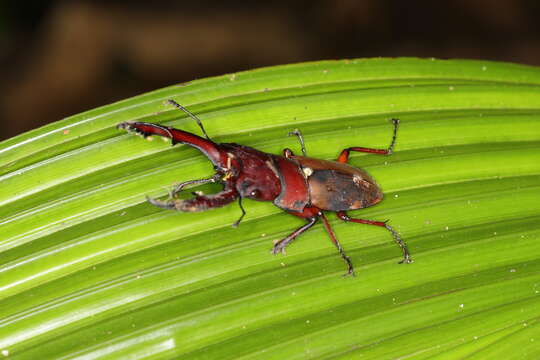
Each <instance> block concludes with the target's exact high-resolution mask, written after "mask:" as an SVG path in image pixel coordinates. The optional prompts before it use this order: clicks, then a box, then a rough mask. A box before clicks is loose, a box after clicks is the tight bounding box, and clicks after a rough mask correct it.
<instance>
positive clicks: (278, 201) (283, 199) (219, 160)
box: [118, 100, 412, 275]
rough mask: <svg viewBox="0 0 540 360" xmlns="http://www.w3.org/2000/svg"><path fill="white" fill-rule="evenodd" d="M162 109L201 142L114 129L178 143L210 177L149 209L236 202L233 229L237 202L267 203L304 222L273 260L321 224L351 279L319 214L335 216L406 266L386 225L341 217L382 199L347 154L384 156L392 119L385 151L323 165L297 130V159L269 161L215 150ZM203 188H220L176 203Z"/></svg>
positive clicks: (130, 126)
mask: <svg viewBox="0 0 540 360" xmlns="http://www.w3.org/2000/svg"><path fill="white" fill-rule="evenodd" d="M168 103H169V104H172V105H174V106H176V107H177V108H179V109H181V110H182V111H184V112H185V113H187V114H188V115H189V116H190V117H191V118H193V119H194V120H195V121H196V122H197V124H198V125H199V127H200V128H201V130H202V132H203V135H204V137H200V136H198V135H195V134H191V133H189V132H186V131H182V130H178V129H174V128H171V127H168V126H163V125H158V124H152V123H146V122H123V123H121V124H118V128H121V129H126V130H129V131H135V132H137V133H139V134H142V135H143V136H145V137H146V136H150V135H159V136H164V137H167V138H170V139H171V140H172V144H173V145H175V144H178V143H181V144H186V145H189V146H192V147H194V148H196V149H198V150H199V151H201V152H202V153H203V154H204V155H206V157H208V159H209V160H210V161H211V162H212V164H213V165H214V169H215V171H216V173H215V174H214V175H213V176H212V177H210V178H207V179H198V180H190V181H186V182H183V183H181V184H178V185H177V186H176V187H175V188H174V189H173V190H172V191H171V192H170V194H169V198H168V200H166V201H161V200H156V199H151V198H148V201H149V202H150V203H151V204H153V205H155V206H158V207H160V208H165V209H172V210H178V211H189V212H195V211H205V210H209V209H212V208H218V207H221V206H224V205H227V204H229V203H231V202H233V201H235V200H238V203H239V205H240V209H241V211H242V215H241V216H240V218H239V219H238V220H237V221H236V222H235V223H234V224H233V226H235V227H236V226H238V225H239V224H240V221H241V220H242V218H243V217H244V215H245V214H246V212H245V210H244V208H243V206H242V202H241V201H242V199H243V198H248V199H253V200H258V201H272V202H273V203H274V205H276V206H277V207H279V208H281V209H283V210H284V211H286V212H288V213H289V214H291V215H294V216H298V217H300V218H303V219H305V220H306V221H307V222H306V224H305V225H303V226H301V227H299V228H298V229H296V230H295V231H293V232H292V233H291V234H290V235H289V236H287V237H285V238H284V239H281V240H279V241H276V242H275V243H274V247H273V249H272V253H273V254H277V253H280V252H284V251H285V247H286V246H287V245H288V244H289V243H291V242H292V241H293V240H294V239H295V238H296V237H297V236H298V235H300V234H302V233H303V232H304V231H306V230H308V229H309V228H311V227H312V226H313V225H314V224H315V223H316V222H317V220H318V219H321V220H322V222H323V225H324V228H325V229H326V231H327V232H328V235H329V236H330V239H331V240H332V242H333V243H334V245H335V246H336V247H337V249H338V251H339V253H340V255H341V257H342V258H343V260H345V262H346V263H347V266H348V271H347V273H346V275H354V269H353V265H352V262H351V260H350V258H349V257H348V256H347V255H346V254H345V252H344V251H343V248H342V247H341V245H340V243H339V241H338V240H337V238H336V236H335V234H334V232H333V230H332V228H331V227H330V223H329V222H328V219H327V218H326V215H325V212H335V213H336V215H337V217H338V218H339V219H341V220H343V221H349V222H355V223H360V224H368V225H376V226H380V227H383V228H385V229H386V230H388V231H389V232H390V233H391V234H392V236H393V238H394V240H395V242H396V243H397V244H398V245H399V247H400V248H401V250H402V251H403V260H401V261H400V263H411V262H412V259H411V257H410V255H409V250H408V249H407V245H406V244H405V242H403V240H402V239H401V237H400V236H399V234H398V233H397V231H395V230H394V229H393V228H392V227H391V226H390V225H388V224H387V222H386V221H373V220H365V219H357V218H351V217H349V216H348V215H347V211H348V210H355V209H362V208H366V207H369V206H372V205H375V204H377V203H378V202H380V201H381V200H382V198H383V193H382V192H381V189H380V188H379V186H378V185H377V184H376V183H375V181H374V180H373V178H371V177H370V176H369V175H368V174H367V173H366V172H365V171H364V170H362V169H358V168H355V167H353V166H351V165H349V164H347V162H348V159H349V153H350V152H351V151H358V152H367V153H374V154H382V155H390V154H391V153H392V151H393V149H394V144H395V142H396V135H397V129H398V124H399V120H398V119H392V122H393V125H394V131H393V136H392V141H391V143H390V146H389V147H388V148H387V149H372V148H364V147H350V148H347V149H344V150H342V151H341V153H340V154H339V156H338V157H337V160H336V161H328V160H321V159H314V158H310V157H308V156H307V155H306V149H305V145H304V139H303V137H302V134H301V133H300V132H299V131H298V130H295V131H293V132H291V133H289V135H296V136H297V137H298V139H299V140H300V144H301V147H302V156H298V155H294V154H293V152H292V151H291V150H290V149H285V150H283V155H274V154H268V153H264V152H262V151H259V150H256V149H253V148H251V147H248V146H243V145H239V144H234V143H221V144H217V143H215V142H213V141H212V140H211V139H210V138H209V136H208V135H207V134H206V131H205V130H204V127H203V125H202V123H201V121H200V120H199V119H198V118H197V117H196V116H195V115H193V114H192V113H191V112H190V111H188V110H187V109H186V108H184V107H183V106H181V105H180V104H178V103H176V102H175V101H173V100H168ZM206 183H220V184H221V185H222V186H223V190H222V191H220V192H219V193H217V194H213V195H202V194H198V193H194V195H195V196H194V197H193V198H190V199H187V200H181V199H178V198H177V197H176V194H177V193H179V192H180V191H182V190H183V189H184V188H185V187H186V186H190V185H200V184H206Z"/></svg>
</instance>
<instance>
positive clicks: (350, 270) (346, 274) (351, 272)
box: [342, 269, 356, 277]
mask: <svg viewBox="0 0 540 360" xmlns="http://www.w3.org/2000/svg"><path fill="white" fill-rule="evenodd" d="M342 276H343V277H347V276H352V277H356V274H355V273H354V270H353V269H349V271H347V272H346V273H345V274H343V275H342Z"/></svg>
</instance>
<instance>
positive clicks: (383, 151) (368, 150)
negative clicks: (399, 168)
mask: <svg viewBox="0 0 540 360" xmlns="http://www.w3.org/2000/svg"><path fill="white" fill-rule="evenodd" d="M392 123H393V124H394V133H393V135H392V141H391V142H390V146H389V147H388V149H372V148H365V147H358V146H353V147H350V148H347V149H343V150H342V151H341V154H339V156H338V158H337V161H338V162H341V163H346V162H348V161H349V153H350V152H351V151H358V152H365V153H372V154H381V155H390V154H392V153H393V152H394V146H395V145H396V138H397V129H398V124H399V119H392Z"/></svg>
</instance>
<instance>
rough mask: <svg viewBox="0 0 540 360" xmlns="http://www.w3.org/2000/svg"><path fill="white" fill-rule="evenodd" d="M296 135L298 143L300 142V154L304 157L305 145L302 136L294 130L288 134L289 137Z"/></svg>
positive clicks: (298, 131)
mask: <svg viewBox="0 0 540 360" xmlns="http://www.w3.org/2000/svg"><path fill="white" fill-rule="evenodd" d="M291 135H296V136H297V137H298V141H300V146H301V147H302V154H303V155H304V156H307V155H306V144H305V143H304V137H303V136H302V133H301V132H300V130H298V129H294V131H291V132H289V136H291Z"/></svg>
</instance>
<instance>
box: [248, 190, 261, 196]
mask: <svg viewBox="0 0 540 360" xmlns="http://www.w3.org/2000/svg"><path fill="white" fill-rule="evenodd" d="M249 196H253V197H258V196H259V190H252V191H251V192H250V193H249Z"/></svg>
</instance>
